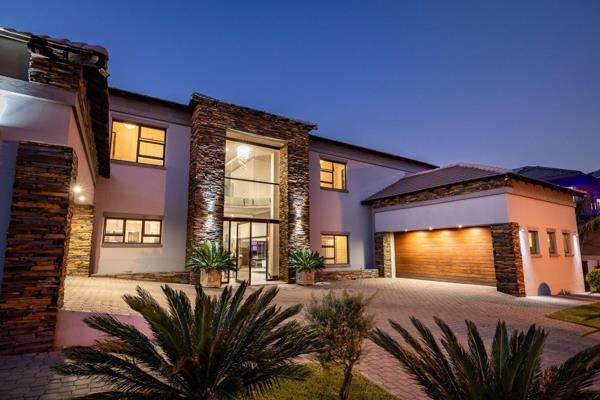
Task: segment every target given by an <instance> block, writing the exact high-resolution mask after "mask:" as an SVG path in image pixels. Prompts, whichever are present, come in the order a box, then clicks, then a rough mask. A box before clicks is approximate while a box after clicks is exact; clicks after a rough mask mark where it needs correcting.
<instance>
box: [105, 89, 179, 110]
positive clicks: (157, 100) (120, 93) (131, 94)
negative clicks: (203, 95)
mask: <svg viewBox="0 0 600 400" xmlns="http://www.w3.org/2000/svg"><path fill="white" fill-rule="evenodd" d="M108 92H109V93H111V94H112V93H114V94H115V95H117V96H121V97H134V98H137V99H140V100H142V101H149V102H154V103H160V104H164V105H166V106H169V107H175V108H179V109H183V110H189V109H190V107H189V106H188V105H186V104H183V103H178V102H176V101H171V100H167V99H162V98H160V97H154V96H150V95H147V94H142V93H137V92H131V91H129V90H125V89H119V88H116V87H112V86H111V87H109V88H108Z"/></svg>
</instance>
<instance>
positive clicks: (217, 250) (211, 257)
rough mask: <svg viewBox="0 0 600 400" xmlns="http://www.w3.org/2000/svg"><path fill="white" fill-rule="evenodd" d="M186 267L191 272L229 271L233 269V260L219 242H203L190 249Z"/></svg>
mask: <svg viewBox="0 0 600 400" xmlns="http://www.w3.org/2000/svg"><path fill="white" fill-rule="evenodd" d="M187 266H188V267H190V269H191V270H192V271H193V272H198V271H200V270H211V269H214V270H217V271H229V270H232V269H235V258H234V257H233V255H232V254H231V253H230V252H228V251H227V250H225V248H224V247H223V246H222V245H221V244H220V243H219V242H215V241H212V240H205V241H203V242H200V244H198V245H196V246H194V247H193V248H192V254H191V256H190V258H188V262H187Z"/></svg>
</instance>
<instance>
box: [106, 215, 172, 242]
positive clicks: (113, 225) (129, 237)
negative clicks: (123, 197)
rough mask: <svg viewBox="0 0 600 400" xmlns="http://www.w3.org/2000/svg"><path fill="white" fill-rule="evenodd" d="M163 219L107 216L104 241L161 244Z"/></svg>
mask: <svg viewBox="0 0 600 400" xmlns="http://www.w3.org/2000/svg"><path fill="white" fill-rule="evenodd" d="M161 228H162V221H161V220H159V219H135V218H113V217H107V218H106V219H105V221H104V237H103V240H102V242H103V243H125V244H127V243H137V244H160V240H161V236H160V232H161Z"/></svg>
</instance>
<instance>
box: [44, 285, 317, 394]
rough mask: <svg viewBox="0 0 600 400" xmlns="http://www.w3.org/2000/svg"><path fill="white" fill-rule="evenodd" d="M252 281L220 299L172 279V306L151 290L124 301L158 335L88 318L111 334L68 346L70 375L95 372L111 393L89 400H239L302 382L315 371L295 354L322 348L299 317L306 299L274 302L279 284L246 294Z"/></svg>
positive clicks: (106, 318) (139, 291) (63, 368)
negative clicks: (189, 291) (183, 288)
mask: <svg viewBox="0 0 600 400" xmlns="http://www.w3.org/2000/svg"><path fill="white" fill-rule="evenodd" d="M246 288H247V285H246V284H245V283H243V284H241V285H240V287H239V288H238V289H237V290H236V291H235V293H234V292H233V290H232V289H231V287H227V288H225V289H224V290H223V292H222V294H221V295H220V297H218V296H214V297H210V296H207V295H206V294H205V293H204V292H203V290H202V288H201V287H200V286H197V287H196V300H195V304H194V307H192V305H191V303H190V300H189V298H188V297H187V296H186V294H185V293H183V292H178V291H175V290H173V289H171V288H170V287H169V286H167V285H165V286H163V287H162V289H163V292H164V294H165V296H166V299H167V303H168V309H166V308H163V307H162V306H161V305H159V303H158V302H157V301H156V300H155V299H154V298H153V297H152V296H151V295H150V294H149V293H148V292H147V291H145V290H144V289H142V288H140V287H138V288H137V295H135V296H134V295H125V296H123V299H124V300H125V302H126V303H127V304H128V305H129V306H130V307H131V308H132V309H133V310H135V311H137V312H138V313H140V314H141V315H142V317H143V318H144V319H145V320H146V322H147V323H148V326H149V327H150V330H151V331H152V334H153V335H152V336H151V337H149V336H146V335H145V334H144V333H142V332H141V331H139V330H138V329H137V328H135V327H134V326H132V325H128V324H124V323H122V322H119V321H118V320H116V319H115V318H114V317H112V316H110V315H106V314H105V315H94V316H91V317H89V318H86V319H85V323H86V324H87V325H88V326H90V327H92V328H94V329H97V330H99V331H101V332H103V333H104V334H106V335H107V336H106V337H105V338H102V339H99V340H97V341H96V343H95V344H94V345H93V346H75V347H70V348H67V349H66V350H65V355H66V358H67V362H66V363H65V364H63V365H61V366H58V367H56V368H55V370H56V371H57V372H58V373H60V374H63V375H76V376H86V377H92V378H96V379H98V380H100V381H103V382H104V383H106V387H105V388H104V390H105V391H103V392H101V393H96V394H90V395H87V396H83V397H81V398H84V399H201V400H216V399H219V400H221V399H237V398H240V397H242V396H243V397H245V398H251V397H253V396H255V395H259V394H260V395H262V394H264V393H265V392H266V391H268V390H269V389H270V388H271V387H273V386H274V385H276V384H278V382H279V381H280V380H281V379H296V380H303V379H306V378H307V377H308V374H309V370H308V369H307V368H306V367H305V366H303V365H301V364H298V363H296V362H294V361H293V360H294V358H295V357H297V356H300V355H302V354H306V353H311V352H313V351H316V350H318V349H319V347H320V344H319V343H320V341H319V339H318V338H317V336H316V333H314V331H312V330H311V329H310V328H308V327H306V326H302V325H300V323H298V322H297V321H294V320H290V318H291V317H293V316H295V315H296V314H298V312H299V311H300V309H301V307H302V306H301V305H296V306H293V307H289V308H286V309H283V310H282V309H281V308H280V307H278V306H276V305H274V304H272V301H273V299H274V298H275V296H276V295H277V292H278V291H277V289H276V288H271V289H269V290H267V291H264V292H263V289H262V288H261V289H258V290H257V291H255V292H254V293H251V294H250V295H248V296H247V298H246V299H245V300H244V299H243V297H244V294H245V292H246Z"/></svg>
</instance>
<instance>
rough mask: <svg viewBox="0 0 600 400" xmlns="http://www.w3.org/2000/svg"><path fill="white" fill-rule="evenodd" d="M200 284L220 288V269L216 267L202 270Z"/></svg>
mask: <svg viewBox="0 0 600 400" xmlns="http://www.w3.org/2000/svg"><path fill="white" fill-rule="evenodd" d="M200 284H201V285H202V287H205V288H220V287H221V271H219V270H216V269H209V270H202V274H201V279H200Z"/></svg>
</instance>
